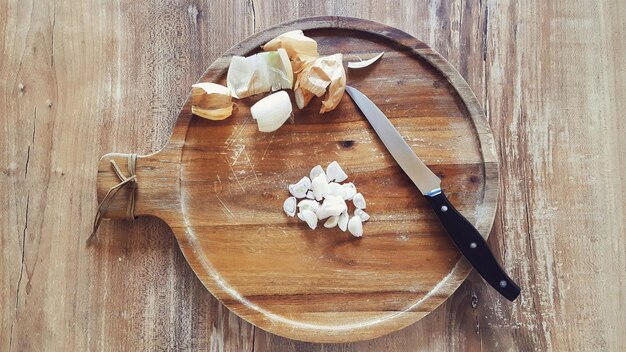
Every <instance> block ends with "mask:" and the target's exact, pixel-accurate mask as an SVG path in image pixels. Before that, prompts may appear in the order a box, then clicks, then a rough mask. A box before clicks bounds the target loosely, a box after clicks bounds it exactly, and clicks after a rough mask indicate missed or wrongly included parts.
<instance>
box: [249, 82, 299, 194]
mask: <svg viewBox="0 0 626 352" xmlns="http://www.w3.org/2000/svg"><path fill="white" fill-rule="evenodd" d="M291 112H292V108H291V100H289V94H287V92H285V91H280V92H277V93H274V94H272V95H268V96H267V97H265V98H263V99H261V100H259V101H258V102H256V104H254V105H252V107H251V108H250V113H251V114H252V117H253V118H254V119H255V120H256V122H257V124H258V127H259V131H261V132H273V131H276V130H277V129H278V128H280V126H282V125H283V124H284V123H285V121H287V120H288V119H289V117H290V116H291ZM305 194H306V192H305Z"/></svg>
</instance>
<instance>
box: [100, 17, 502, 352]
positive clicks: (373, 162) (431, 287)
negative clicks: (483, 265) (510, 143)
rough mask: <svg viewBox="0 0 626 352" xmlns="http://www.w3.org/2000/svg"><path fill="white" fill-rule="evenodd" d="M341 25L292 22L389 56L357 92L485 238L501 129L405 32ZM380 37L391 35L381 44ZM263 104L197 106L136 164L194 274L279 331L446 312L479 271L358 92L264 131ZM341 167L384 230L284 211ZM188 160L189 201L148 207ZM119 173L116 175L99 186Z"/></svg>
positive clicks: (339, 328)
mask: <svg viewBox="0 0 626 352" xmlns="http://www.w3.org/2000/svg"><path fill="white" fill-rule="evenodd" d="M343 21H346V22H341V21H336V20H328V19H324V20H319V19H317V20H307V21H301V22H300V23H299V22H296V23H293V24H291V25H290V26H289V27H290V28H302V27H299V26H303V27H304V29H307V28H310V29H308V30H307V31H306V34H307V35H309V36H311V37H313V38H314V39H316V40H317V41H318V44H319V51H320V53H321V54H322V55H325V54H334V53H337V52H340V53H345V58H344V59H345V61H354V60H358V59H359V58H363V59H366V58H369V57H372V56H374V55H375V54H376V53H379V52H381V51H384V52H385V55H384V57H383V58H382V59H381V60H380V61H379V62H377V63H376V64H374V65H372V66H371V67H369V68H366V69H363V70H349V71H348V72H347V75H348V84H350V85H352V86H354V87H356V88H358V89H360V90H361V91H362V92H363V93H365V94H366V95H368V96H369V97H370V98H371V99H372V100H373V101H374V102H375V103H376V104H377V105H378V106H379V107H380V108H381V110H382V111H384V112H385V113H386V115H387V116H388V117H389V118H390V120H391V121H392V123H393V124H394V125H395V126H396V127H397V129H398V130H399V132H400V133H401V134H402V135H403V136H404V137H405V139H406V140H407V142H408V143H409V145H410V146H411V147H412V148H413V149H414V151H415V152H416V154H418V155H419V156H420V157H421V158H422V159H423V160H424V162H425V163H426V164H428V165H429V166H430V167H431V168H432V170H433V171H434V172H435V173H436V174H437V175H439V176H440V177H441V178H442V186H443V187H444V188H445V189H446V191H447V193H448V194H449V195H450V198H451V200H452V201H453V202H454V203H455V204H456V205H457V206H458V208H459V210H460V211H461V212H463V213H464V215H466V217H467V218H468V219H469V220H470V221H472V222H473V223H475V224H476V225H477V226H478V228H479V229H480V230H481V231H482V233H483V235H486V234H487V233H488V229H489V228H490V226H491V222H492V220H493V214H494V211H495V195H496V194H497V191H496V192H494V190H495V189H496V188H495V187H496V185H495V182H493V181H494V180H495V179H497V171H494V170H496V167H495V165H496V163H495V161H494V160H495V158H494V157H493V155H492V154H490V153H492V150H491V149H490V146H489V145H487V146H483V145H482V144H481V142H483V143H484V142H485V140H487V141H489V140H490V134H489V131H488V128H483V129H482V130H480V131H479V129H478V127H476V126H479V127H480V126H482V125H481V124H484V116H483V115H482V112H480V110H479V109H476V108H475V107H474V105H475V104H474V103H473V101H472V100H471V99H472V98H473V95H471V92H470V91H469V89H468V88H467V86H466V84H465V82H464V81H462V80H460V79H458V77H457V76H458V74H457V73H456V71H454V70H453V69H451V68H450V66H449V65H448V64H447V63H446V62H445V60H443V59H441V58H440V57H439V56H438V55H437V54H435V53H433V52H432V51H431V50H430V49H429V48H428V47H427V46H425V45H424V44H422V43H421V42H418V41H417V40H415V39H413V38H411V37H409V36H408V35H406V34H404V33H402V32H400V31H397V30H394V29H392V28H389V27H384V26H382V25H379V24H375V23H371V22H367V21H358V20H349V21H348V20H343ZM320 27H321V28H320ZM326 27H332V28H326ZM287 29H288V28H285V27H281V28H274V29H271V30H268V31H266V32H262V33H260V34H257V35H256V36H255V37H252V38H249V39H248V40H246V41H244V42H243V43H240V44H238V45H237V46H235V47H234V48H233V49H231V51H230V52H229V53H227V54H225V55H224V56H223V57H222V58H220V59H218V60H217V61H216V62H215V63H214V64H213V65H212V66H211V67H210V68H209V70H208V71H207V72H206V74H205V76H204V77H203V78H202V79H201V81H212V82H217V83H221V84H225V76H226V72H227V69H228V63H229V62H230V56H231V55H232V54H239V55H249V54H252V53H254V52H256V51H258V47H259V45H260V44H262V43H263V42H265V41H267V40H269V39H271V38H272V37H273V36H275V35H276V34H278V33H281V32H282V31H285V30H287ZM381 32H384V33H386V34H385V35H378V34H376V33H381ZM446 70H447V71H446ZM451 82H453V83H454V84H453V83H451ZM290 94H291V92H290ZM260 98H262V96H256V97H251V98H246V99H243V100H238V101H237V107H236V109H235V112H234V114H233V116H231V117H230V118H228V119H226V120H223V121H208V120H205V119H201V118H198V117H193V116H192V115H191V114H190V113H189V103H187V104H186V105H185V107H184V108H183V110H182V112H181V115H180V117H179V122H178V124H177V126H176V128H175V131H174V136H173V137H172V140H171V141H170V143H169V145H168V146H167V147H166V148H165V149H164V150H163V151H162V152H160V153H157V154H155V155H151V156H147V157H143V158H140V159H139V161H138V166H137V168H138V171H137V174H138V179H140V180H143V181H140V188H139V189H138V205H137V207H138V209H139V210H140V212H141V213H145V214H152V215H156V216H159V217H162V218H163V219H164V220H165V221H166V222H167V223H168V224H169V225H170V226H171V227H172V229H173V230H174V233H175V235H176V238H177V240H178V242H179V244H180V246H181V249H182V250H183V253H184V254H185V257H186V258H187V260H188V261H189V263H190V265H191V267H192V268H193V269H194V271H195V272H196V274H197V275H198V277H199V278H200V279H201V281H202V282H203V283H204V284H205V286H206V287H207V288H208V289H209V290H210V291H211V292H212V293H213V294H214V295H215V296H216V297H217V298H219V299H220V300H221V301H222V302H223V303H224V304H225V305H226V306H227V307H229V308H230V309H231V310H232V311H234V312H235V313H236V314H238V315H240V316H242V317H243V318H244V319H246V320H248V321H250V322H252V323H254V324H255V325H258V326H260V327H261V328H264V329H266V330H269V331H271V332H274V333H277V334H280V335H284V336H288V337H292V338H296V339H301V340H309V341H319V342H324V341H329V342H338V341H352V340H360V339H365V338H371V337H374V336H379V335H382V334H384V333H387V332H390V331H393V330H397V329H399V328H401V327H403V326H406V325H408V324H410V323H413V322H415V321H417V320H419V319H420V318H421V317H423V316H424V315H426V314H428V313H429V312H431V311H432V310H433V309H434V308H436V307H437V306H438V305H439V304H440V303H441V302H442V301H443V300H444V299H445V298H447V297H448V296H449V295H450V294H451V293H452V292H453V291H454V289H455V288H456V287H457V286H458V285H459V284H460V283H461V282H462V280H463V279H464V278H465V276H466V275H467V273H468V272H469V268H468V266H467V264H466V263H465V262H464V261H463V260H461V256H460V254H459V252H458V251H457V250H456V249H455V248H454V245H453V244H452V242H451V241H450V240H449V239H448V237H447V236H446V234H445V232H444V230H443V229H442V228H441V225H440V224H439V223H438V221H437V220H436V218H435V216H434V214H433V213H432V211H431V210H430V208H429V206H428V205H427V203H426V201H425V200H424V199H423V198H422V196H421V195H420V193H419V192H418V190H417V189H416V188H415V186H414V185H413V184H412V183H411V182H410V180H409V178H408V177H407V176H406V175H405V174H404V173H403V172H402V170H401V169H400V167H399V166H398V165H397V164H396V163H395V161H394V160H393V158H392V157H391V155H390V154H389V153H388V152H387V150H386V149H385V147H384V146H383V144H382V143H381V142H380V140H379V138H378V137H377V136H376V134H375V132H374V131H373V129H372V128H371V127H370V126H369V124H368V122H367V121H366V120H365V118H364V117H363V116H362V115H361V113H360V112H359V110H357V108H356V106H355V105H354V104H353V102H352V101H351V100H350V98H349V97H348V96H347V95H345V96H344V97H343V99H342V101H341V103H340V104H339V106H338V108H337V109H336V110H334V111H332V112H329V113H326V114H324V115H320V114H319V109H320V104H321V103H320V99H314V100H313V102H312V103H311V104H310V105H309V106H308V107H306V108H305V109H303V110H296V111H295V114H294V115H295V116H294V119H293V121H290V122H288V123H286V124H285V125H284V126H283V127H281V128H280V129H278V130H277V131H275V132H272V133H261V132H259V131H258V130H257V126H256V123H255V121H254V120H253V119H252V118H251V115H250V106H252V105H253V104H254V103H255V102H256V101H258V100H259V99H260ZM292 98H293V95H292ZM292 100H293V99H292ZM474 100H475V99H474ZM468 101H469V103H468ZM468 104H469V105H470V107H468ZM472 104H474V105H472ZM485 131H486V132H485ZM481 134H482V135H481ZM487 159H488V160H487ZM103 160H104V161H106V157H105V158H104V159H103ZM332 161H337V162H339V164H340V165H341V166H342V167H343V168H344V170H345V171H346V172H347V173H348V175H349V179H348V181H350V182H353V183H354V184H355V185H356V186H357V188H358V190H359V191H360V192H361V193H363V195H364V196H365V198H366V200H367V209H366V210H367V212H368V213H369V214H370V215H371V219H370V220H369V221H368V222H366V223H365V224H364V236H363V237H362V238H360V239H359V238H355V237H353V236H352V235H350V234H349V233H347V232H341V231H340V230H339V229H337V228H333V229H326V228H324V227H323V226H321V224H320V225H319V227H318V228H317V229H316V230H315V231H312V230H311V229H309V227H308V226H307V225H306V223H304V222H301V221H300V220H299V219H297V218H293V217H287V216H286V215H285V214H284V213H283V211H282V204H283V201H284V200H285V199H286V198H287V197H289V196H290V195H289V193H288V191H287V187H288V185H289V184H290V183H295V182H297V181H298V180H299V179H300V178H301V177H302V176H305V175H308V174H309V171H310V170H311V168H312V167H313V166H315V165H318V164H319V165H322V166H324V167H325V166H326V165H328V164H329V163H330V162H332ZM175 163H178V164H176V165H178V167H179V169H178V173H179V177H180V178H179V183H178V187H180V188H179V193H178V197H179V198H178V199H176V200H175V201H174V202H165V201H163V202H164V203H168V204H171V203H175V204H178V205H179V208H177V207H175V208H166V207H159V206H149V205H146V204H147V203H149V202H151V201H152V202H153V203H155V204H156V203H158V201H159V196H158V194H160V193H159V191H158V190H159V185H158V182H155V183H157V184H155V185H152V184H151V182H150V179H151V178H153V179H154V177H157V176H155V175H157V174H159V173H163V172H164V171H162V170H161V169H162V168H161V167H160V166H158V165H163V164H167V165H172V164H175ZM142 165H143V166H142ZM154 165H157V166H154ZM168 167H171V166H168ZM167 170H169V171H171V169H167ZM494 172H495V173H494ZM110 174H111V172H110V168H108V167H107V166H106V165H104V166H103V167H102V168H101V176H102V177H107V175H109V176H110ZM142 184H143V185H146V184H150V186H148V187H146V186H144V187H141V185H142ZM103 189H104V188H103ZM101 193H102V192H101ZM155 198H156V199H155ZM120 204H123V203H120Z"/></svg>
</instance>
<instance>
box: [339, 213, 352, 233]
mask: <svg viewBox="0 0 626 352" xmlns="http://www.w3.org/2000/svg"><path fill="white" fill-rule="evenodd" d="M349 220H350V217H349V216H348V212H347V211H344V212H343V213H341V215H339V220H338V222H337V225H339V229H341V231H344V232H345V231H346V230H347V229H348V221H349Z"/></svg>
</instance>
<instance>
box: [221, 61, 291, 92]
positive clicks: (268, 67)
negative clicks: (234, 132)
mask: <svg viewBox="0 0 626 352" xmlns="http://www.w3.org/2000/svg"><path fill="white" fill-rule="evenodd" d="M226 82H227V85H228V89H229V90H230V93H231V95H232V96H233V97H235V98H238V99H241V98H245V97H249V96H251V95H255V94H259V93H267V92H269V91H276V90H279V89H291V88H292V87H293V69H292V68H291V64H290V63H289V57H288V56H287V52H286V51H285V49H278V50H277V51H270V52H264V53H259V54H256V55H252V56H248V57H243V56H233V58H232V59H231V61H230V66H229V67H228V75H227V77H226Z"/></svg>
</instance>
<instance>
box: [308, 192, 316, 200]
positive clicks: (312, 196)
mask: <svg viewBox="0 0 626 352" xmlns="http://www.w3.org/2000/svg"><path fill="white" fill-rule="evenodd" d="M306 198H307V199H315V196H314V195H313V191H307V192H306Z"/></svg>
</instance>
